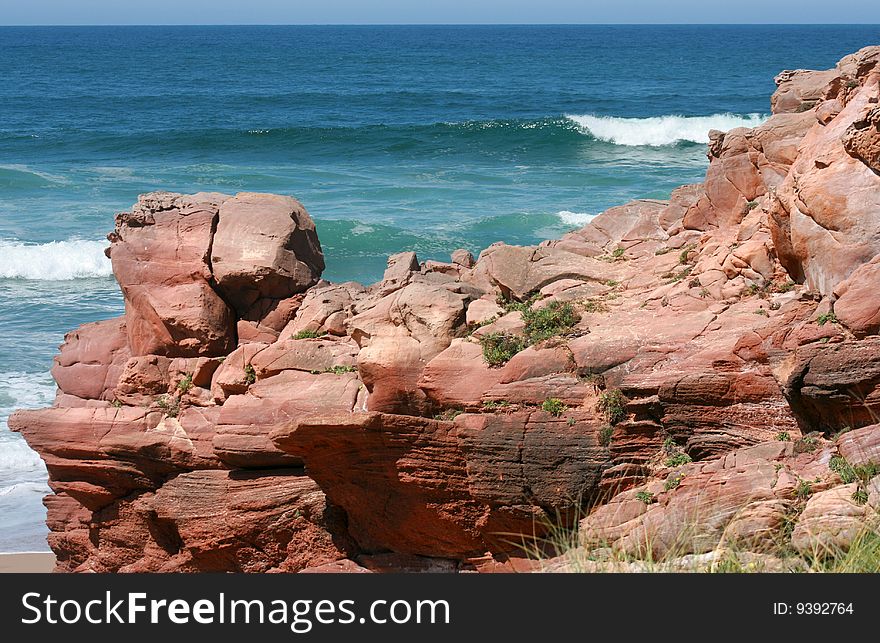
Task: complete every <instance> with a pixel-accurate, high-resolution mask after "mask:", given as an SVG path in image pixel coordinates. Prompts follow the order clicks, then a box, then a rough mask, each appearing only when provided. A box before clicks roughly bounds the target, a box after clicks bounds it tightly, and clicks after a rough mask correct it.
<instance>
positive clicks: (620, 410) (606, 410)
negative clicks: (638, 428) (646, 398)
mask: <svg viewBox="0 0 880 643" xmlns="http://www.w3.org/2000/svg"><path fill="white" fill-rule="evenodd" d="M628 401H629V400H627V399H626V397H625V396H624V394H623V393H621V392H620V389H612V390H610V391H603V392H602V393H601V394H600V395H599V401H598V402H596V410H597V411H599V412H600V413H603V414H604V415H605V419H606V420H608V424H611V425H612V426H613V425H615V424H617V423H618V422H620V421H621V420H623V419H624V418H625V417H626V404H627V402H628Z"/></svg>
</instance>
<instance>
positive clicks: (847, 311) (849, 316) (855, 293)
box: [834, 255, 880, 337]
mask: <svg viewBox="0 0 880 643" xmlns="http://www.w3.org/2000/svg"><path fill="white" fill-rule="evenodd" d="M878 284H880V255H878V256H876V257H874V259H872V260H871V261H870V262H868V263H866V264H863V265H861V266H859V267H858V268H856V269H855V270H854V271H853V273H852V274H851V275H850V276H849V278H848V279H846V280H845V281H842V282H841V283H840V284H838V286H837V288H836V289H835V291H834V294H835V295H837V301H836V302H834V313H835V314H836V315H837V318H838V319H839V320H840V321H841V322H842V323H843V324H844V325H845V326H846V327H847V328H849V329H850V330H851V331H852V332H853V333H855V334H856V335H858V336H860V337H863V336H865V335H876V334H877V332H878V331H880V289H878V288H877V285H878Z"/></svg>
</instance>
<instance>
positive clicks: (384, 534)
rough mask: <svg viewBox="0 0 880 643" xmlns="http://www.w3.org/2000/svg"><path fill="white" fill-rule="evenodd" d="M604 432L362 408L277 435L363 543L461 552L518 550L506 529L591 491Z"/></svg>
mask: <svg viewBox="0 0 880 643" xmlns="http://www.w3.org/2000/svg"><path fill="white" fill-rule="evenodd" d="M597 432H598V427H597V426H596V425H594V424H592V423H591V422H589V421H582V422H575V424H573V425H570V424H569V422H568V421H567V419H565V418H556V417H553V416H552V415H550V414H549V413H544V412H543V411H536V412H530V413H518V414H513V415H509V416H494V415H491V414H489V415H463V416H459V417H458V418H457V419H456V421H455V423H454V424H453V423H452V422H438V421H434V420H425V419H422V418H415V417H407V416H399V415H387V414H377V413H360V414H337V415H333V416H331V415H324V416H321V417H317V418H315V419H314V420H300V421H299V422H295V423H293V424H291V425H289V426H287V427H283V428H279V429H277V430H276V431H274V432H273V434H272V438H273V440H274V442H275V443H276V445H278V446H279V447H280V448H281V449H282V450H285V451H288V452H289V453H292V454H294V455H299V456H301V457H302V458H303V460H304V461H305V463H306V467H307V468H308V470H309V471H311V472H312V476H313V477H314V478H315V480H316V481H317V482H318V484H319V485H321V487H322V488H323V489H325V490H327V493H328V497H329V499H330V500H331V501H332V502H333V503H334V504H337V505H339V506H341V507H343V508H344V509H345V510H346V513H347V514H348V516H349V521H350V522H349V525H350V529H351V533H352V535H353V536H354V538H355V539H356V540H357V541H358V543H359V544H360V545H361V546H362V547H364V548H366V549H368V550H371V549H372V550H375V549H385V548H388V549H391V550H393V551H397V552H403V553H412V554H424V555H431V556H440V557H452V558H457V557H464V556H467V555H478V554H481V553H482V552H484V551H486V550H494V551H509V550H511V549H515V546H513V545H511V544H510V543H509V542H508V543H505V540H506V538H505V537H504V536H503V534H509V533H521V532H522V530H528V531H531V530H532V529H533V528H534V527H535V526H536V525H538V528H540V525H541V520H542V516H544V515H546V512H550V514H553V513H554V511H555V509H560V510H564V508H565V507H566V506H568V504H569V502H570V500H567V499H571V498H576V499H577V498H580V497H582V496H583V497H586V496H588V495H589V494H590V493H591V491H593V490H594V488H595V485H596V483H597V482H598V478H599V473H600V470H601V462H602V454H603V451H604V449H603V448H602V447H601V446H599V445H598V443H597ZM330 462H334V463H335V464H334V465H333V466H329V465H330ZM377 494H378V495H381V496H382V497H383V498H384V499H385V500H384V501H383V502H382V503H380V504H378V505H377V504H375V503H374V502H375V501H374V499H375V498H377V497H378V495H377Z"/></svg>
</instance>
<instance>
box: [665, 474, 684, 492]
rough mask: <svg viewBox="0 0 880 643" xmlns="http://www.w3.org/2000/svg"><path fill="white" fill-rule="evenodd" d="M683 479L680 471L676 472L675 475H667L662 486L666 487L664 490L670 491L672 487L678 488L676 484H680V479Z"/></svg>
mask: <svg viewBox="0 0 880 643" xmlns="http://www.w3.org/2000/svg"><path fill="white" fill-rule="evenodd" d="M683 479H684V476H683V475H682V474H680V473H679V474H676V475H672V476H669V477H668V478H667V479H666V483H665V484H664V485H663V488H664V489H666V491H672V490H673V489H678V486H679V485H680V484H681V481H682V480H683Z"/></svg>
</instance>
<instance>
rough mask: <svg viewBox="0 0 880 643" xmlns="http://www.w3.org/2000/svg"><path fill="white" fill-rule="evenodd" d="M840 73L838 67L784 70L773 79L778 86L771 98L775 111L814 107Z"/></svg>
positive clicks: (791, 110) (771, 104) (800, 110)
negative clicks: (814, 69)
mask: <svg viewBox="0 0 880 643" xmlns="http://www.w3.org/2000/svg"><path fill="white" fill-rule="evenodd" d="M838 74H839V72H838V71H837V70H836V69H829V70H827V71H812V70H808V69H795V70H786V71H783V72H782V73H780V74H779V75H778V76H776V78H774V79H773V80H774V81H775V82H776V87H777V89H776V92H775V93H774V94H773V96H772V97H771V98H770V107H771V108H772V110H773V113H774V114H782V113H786V112H803V111H805V110H806V109H810V108H812V107H814V106H815V105H816V103H818V102H819V101H820V100H821V99H823V98H824V93H825V88H826V87H827V86H828V84H829V83H830V82H832V81H833V80H834V79H835V78H837V76H838Z"/></svg>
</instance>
